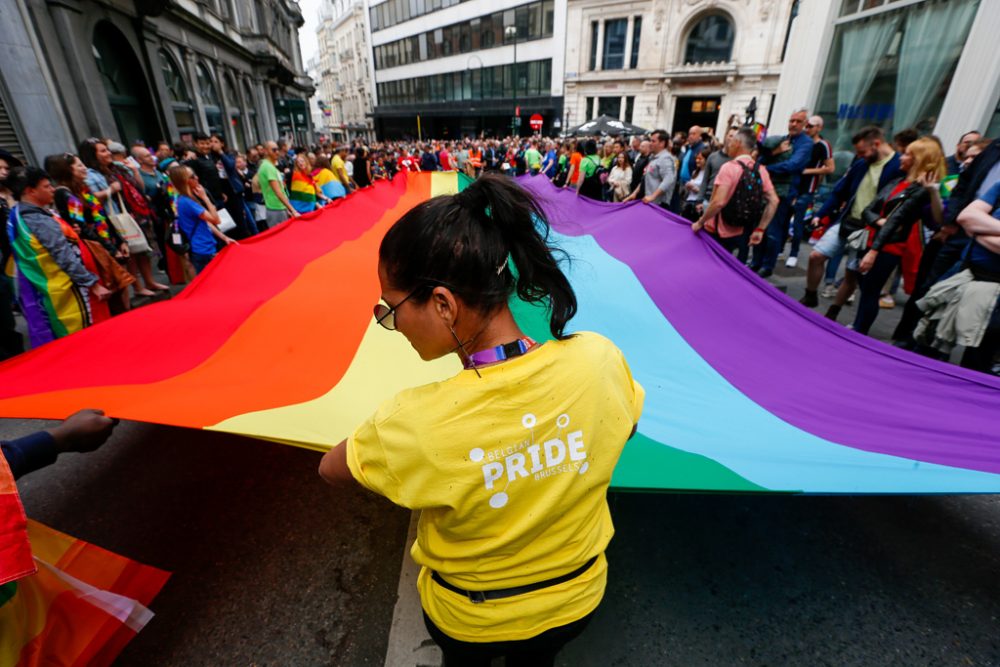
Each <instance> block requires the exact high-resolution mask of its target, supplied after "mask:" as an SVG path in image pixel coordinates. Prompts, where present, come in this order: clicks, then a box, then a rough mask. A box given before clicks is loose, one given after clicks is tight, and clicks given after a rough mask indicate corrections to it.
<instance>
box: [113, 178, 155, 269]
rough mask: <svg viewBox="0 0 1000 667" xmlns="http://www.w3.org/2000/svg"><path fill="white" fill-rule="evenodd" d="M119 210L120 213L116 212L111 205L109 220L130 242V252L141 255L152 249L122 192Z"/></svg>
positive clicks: (128, 242)
mask: <svg viewBox="0 0 1000 667" xmlns="http://www.w3.org/2000/svg"><path fill="white" fill-rule="evenodd" d="M118 210H119V211H120V212H119V213H114V212H113V211H114V209H112V208H111V207H110V206H109V207H108V220H110V221H111V224H112V225H114V227H115V231H117V232H118V235H119V236H121V237H122V240H124V241H125V243H127V244H128V251H129V253H130V254H132V255H141V254H142V253H144V252H149V251H150V250H152V248H150V247H149V241H147V240H146V234H145V233H143V231H142V228H141V227H139V223H138V222H136V221H135V218H133V217H132V214H131V213H129V212H128V209H127V208H125V202H124V201H122V196H121V193H119V194H118Z"/></svg>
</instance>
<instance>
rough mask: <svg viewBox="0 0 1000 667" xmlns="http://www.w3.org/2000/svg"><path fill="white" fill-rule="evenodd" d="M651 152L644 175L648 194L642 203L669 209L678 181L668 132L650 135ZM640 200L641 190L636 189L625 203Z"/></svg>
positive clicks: (660, 131) (657, 131)
mask: <svg viewBox="0 0 1000 667" xmlns="http://www.w3.org/2000/svg"><path fill="white" fill-rule="evenodd" d="M649 150H650V153H651V154H652V155H653V157H651V158H650V160H649V164H647V165H646V170H645V174H644V175H643V188H642V189H643V190H644V191H645V193H646V194H645V195H644V196H643V197H642V201H643V202H644V203H646V204H655V205H657V206H660V207H662V208H669V207H670V198H671V197H672V196H673V193H674V185H675V183H676V180H677V171H676V163H675V162H674V156H673V155H671V153H670V135H669V134H668V133H667V131H666V130H654V131H653V134H651V135H650V140H649ZM638 198H639V188H636V189H634V190H633V191H632V194H630V195H629V196H628V197H626V198H625V200H624V201H632V200H633V199H638Z"/></svg>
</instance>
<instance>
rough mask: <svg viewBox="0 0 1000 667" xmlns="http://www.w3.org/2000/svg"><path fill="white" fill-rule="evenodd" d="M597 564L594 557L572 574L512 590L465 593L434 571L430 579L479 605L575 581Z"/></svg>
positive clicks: (516, 587) (462, 589)
mask: <svg viewBox="0 0 1000 667" xmlns="http://www.w3.org/2000/svg"><path fill="white" fill-rule="evenodd" d="M596 562H597V556H594V557H593V558H591V559H590V560H588V561H587V562H586V563H584V564H583V565H581V566H580V567H578V568H576V569H575V570H573V571H572V572H569V573H567V574H564V575H561V576H558V577H554V578H552V579H546V580H545V581H538V582H536V583H533V584H525V585H524V586H515V587H514V588H500V589H498V590H493V591H467V590H465V589H464V588H459V587H458V586H455V585H454V584H449V583H448V582H447V581H445V580H444V577H442V576H441V575H440V574H438V573H437V572H436V571H432V572H431V579H433V580H434V581H435V582H437V584H438V585H439V586H441V587H442V588H447V589H448V590H449V591H451V592H453V593H458V594H459V595H464V596H466V597H467V598H469V600H471V601H472V602H476V603H480V602H486V601H487V600H499V599H500V598H510V597H514V596H515V595H524V594H525V593H531V592H532V591H537V590H541V589H543V588H548V587H550V586H556V585H558V584H561V583H564V582H567V581H570V580H571V579H576V578H577V577H579V576H580V575H581V574H583V573H584V572H586V571H587V570H589V569H590V568H591V566H593V564H594V563H596Z"/></svg>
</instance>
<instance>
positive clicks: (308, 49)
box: [299, 0, 322, 64]
mask: <svg viewBox="0 0 1000 667" xmlns="http://www.w3.org/2000/svg"><path fill="white" fill-rule="evenodd" d="M320 4H322V0H299V8H300V9H301V10H302V17H303V18H305V20H306V24H305V25H304V26H302V27H301V28H299V44H301V45H302V63H303V64H305V63H307V62H309V59H310V58H312V57H313V56H315V55H316V51H317V50H318V49H319V46H318V45H317V42H316V24H317V23H319V20H318V18H319V7H320Z"/></svg>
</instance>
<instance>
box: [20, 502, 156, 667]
mask: <svg viewBox="0 0 1000 667" xmlns="http://www.w3.org/2000/svg"><path fill="white" fill-rule="evenodd" d="M28 535H29V537H30V540H31V545H32V549H33V551H34V554H35V561H36V562H37V563H38V572H37V573H35V574H33V575H31V576H28V577H25V578H23V579H19V580H17V581H12V582H10V583H7V584H4V585H3V586H0V665H11V666H14V665H17V666H18V667H29V666H32V667H33V666H35V665H88V666H91V667H94V666H100V665H109V664H111V662H112V661H113V660H114V659H115V658H116V657H117V656H118V654H119V653H121V651H122V649H123V648H124V647H125V645H126V644H127V643H128V642H129V640H131V639H132V637H134V636H135V635H136V633H137V632H139V630H141V629H142V628H143V627H144V626H145V625H146V623H148V622H149V620H150V619H151V618H152V617H153V613H152V612H151V611H149V609H147V608H146V605H148V604H149V603H150V601H151V600H152V599H153V597H155V596H156V594H157V593H159V591H160V589H161V588H163V585H164V584H165V583H166V581H167V578H168V577H169V576H170V575H169V573H167V572H164V571H162V570H158V569H156V568H154V567H149V566H148V565H142V564H141V563H137V562H135V561H133V560H129V559H128V558H124V557H123V556H119V555H117V554H113V553H111V552H110V551H105V550H104V549H101V548H99V547H96V546H94V545H92V544H88V543H87V542H84V541H82V540H77V539H74V538H72V537H70V536H69V535H65V534H63V533H60V532H58V531H55V530H53V529H51V528H48V527H46V526H43V525H42V524H39V523H36V522H34V521H29V522H28Z"/></svg>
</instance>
